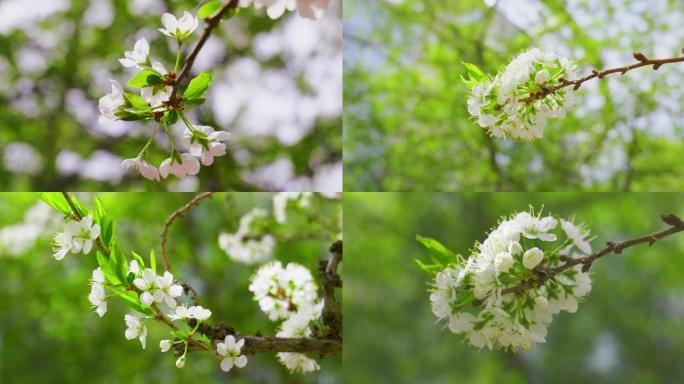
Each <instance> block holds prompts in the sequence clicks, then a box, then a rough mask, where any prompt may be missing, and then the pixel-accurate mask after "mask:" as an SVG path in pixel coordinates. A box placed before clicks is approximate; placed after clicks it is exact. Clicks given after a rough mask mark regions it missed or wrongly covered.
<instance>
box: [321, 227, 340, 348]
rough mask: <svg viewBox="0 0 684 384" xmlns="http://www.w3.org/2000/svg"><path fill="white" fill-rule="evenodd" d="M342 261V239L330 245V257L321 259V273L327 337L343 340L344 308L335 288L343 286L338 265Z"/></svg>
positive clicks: (324, 322)
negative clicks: (336, 295) (338, 299)
mask: <svg viewBox="0 0 684 384" xmlns="http://www.w3.org/2000/svg"><path fill="white" fill-rule="evenodd" d="M341 262H342V240H338V241H336V242H334V243H333V244H332V245H331V246H330V259H329V260H327V261H326V260H321V263H320V266H319V274H320V276H321V282H322V284H323V315H322V318H323V324H325V325H326V327H327V329H326V333H325V335H324V337H325V338H330V339H335V340H340V341H341V340H342V308H341V306H340V303H339V302H338V301H337V298H336V297H335V288H342V278H341V277H340V275H338V274H337V267H338V266H339V264H340V263H341Z"/></svg>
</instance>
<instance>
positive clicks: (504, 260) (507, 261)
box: [494, 252, 513, 272]
mask: <svg viewBox="0 0 684 384" xmlns="http://www.w3.org/2000/svg"><path fill="white" fill-rule="evenodd" d="M512 265H513V256H511V254H510V253H508V252H500V253H499V254H498V255H496V258H495V259H494V266H495V267H496V270H497V272H508V270H509V269H510V268H511V266H512Z"/></svg>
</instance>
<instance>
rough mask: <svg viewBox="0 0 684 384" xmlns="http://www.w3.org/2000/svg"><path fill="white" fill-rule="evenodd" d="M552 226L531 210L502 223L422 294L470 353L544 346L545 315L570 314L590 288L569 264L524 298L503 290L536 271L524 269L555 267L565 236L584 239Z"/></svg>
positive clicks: (547, 321) (580, 233)
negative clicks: (471, 348) (426, 294)
mask: <svg viewBox="0 0 684 384" xmlns="http://www.w3.org/2000/svg"><path fill="white" fill-rule="evenodd" d="M564 222H566V221H565V220H561V227H563V226H564ZM556 224H557V219H556V218H554V217H553V216H550V215H547V216H543V217H542V216H541V214H534V213H531V212H523V213H518V214H514V215H513V216H511V217H510V218H504V219H503V220H502V221H501V222H500V223H499V225H498V226H497V227H496V228H494V229H493V230H492V231H491V232H490V233H489V234H488V236H487V238H486V239H485V240H484V241H483V242H482V243H480V244H476V247H475V248H474V250H473V251H472V254H471V255H470V256H469V257H468V258H467V259H462V258H458V259H457V260H456V261H455V262H454V263H452V264H450V265H449V266H447V267H446V268H444V269H443V270H441V271H439V272H437V274H436V275H435V278H434V282H433V288H432V290H431V292H430V304H431V307H432V312H433V313H434V314H435V316H437V318H438V319H439V320H440V321H442V322H444V323H445V324H446V327H447V328H448V329H449V330H450V331H451V332H453V333H457V334H462V335H463V336H464V338H465V339H466V340H467V341H468V342H469V343H470V344H472V345H473V346H475V347H477V348H483V347H488V348H489V349H493V348H503V349H509V348H510V349H518V348H523V349H528V348H530V346H531V345H532V344H533V343H541V342H544V341H545V339H546V332H547V327H548V325H549V324H550V323H551V321H552V319H553V315H555V314H558V313H559V312H560V311H561V310H564V311H567V312H570V313H574V312H576V311H577V309H578V304H579V301H580V300H581V298H582V297H584V296H586V295H587V294H588V293H589V291H590V290H591V278H590V276H589V274H588V273H586V272H582V266H581V265H575V266H573V267H570V268H566V269H565V270H563V271H562V272H560V273H557V274H554V275H553V276H552V277H550V278H549V279H547V280H545V281H544V282H543V284H541V285H539V286H533V287H529V288H527V289H526V290H525V291H524V294H519V293H505V294H504V291H505V290H506V289H508V288H513V287H519V286H521V285H523V284H524V283H525V282H526V281H527V280H528V279H529V274H530V273H541V272H535V271H532V270H535V268H537V267H539V266H542V270H547V269H553V268H557V267H559V266H561V265H563V263H564V261H563V260H561V257H560V256H561V249H562V248H563V247H564V246H565V245H566V244H568V243H573V241H574V240H573V238H572V237H571V236H574V238H578V237H579V238H581V239H582V240H584V239H585V238H586V236H587V235H588V233H589V232H588V230H587V229H585V228H584V227H583V226H574V225H573V228H582V229H581V230H577V231H574V230H571V229H568V230H566V229H565V228H564V229H563V231H561V230H560V229H558V228H557V225H556ZM565 227H568V228H570V227H569V226H568V225H567V224H565ZM578 248H579V247H578ZM509 263H510V265H509Z"/></svg>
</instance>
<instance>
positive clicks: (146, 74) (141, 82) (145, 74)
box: [128, 69, 162, 88]
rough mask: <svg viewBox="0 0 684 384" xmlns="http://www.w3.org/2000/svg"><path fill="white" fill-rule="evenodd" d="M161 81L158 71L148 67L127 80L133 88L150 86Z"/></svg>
mask: <svg viewBox="0 0 684 384" xmlns="http://www.w3.org/2000/svg"><path fill="white" fill-rule="evenodd" d="M161 83H162V79H161V76H159V73H157V71H153V70H150V69H144V70H142V71H140V72H138V73H137V74H136V75H135V76H133V77H132V78H131V79H130V80H128V86H129V87H133V88H145V87H152V86H155V85H159V84H161Z"/></svg>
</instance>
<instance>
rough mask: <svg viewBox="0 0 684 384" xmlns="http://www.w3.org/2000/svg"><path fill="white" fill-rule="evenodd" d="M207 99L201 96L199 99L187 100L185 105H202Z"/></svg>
mask: <svg viewBox="0 0 684 384" xmlns="http://www.w3.org/2000/svg"><path fill="white" fill-rule="evenodd" d="M205 101H207V99H205V98H204V97H200V98H199V99H190V100H185V105H186V106H189V105H202V104H204V102H205Z"/></svg>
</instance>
